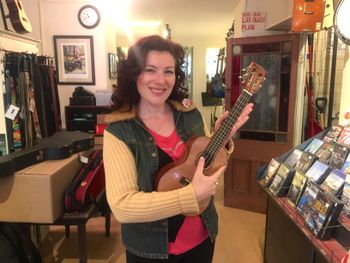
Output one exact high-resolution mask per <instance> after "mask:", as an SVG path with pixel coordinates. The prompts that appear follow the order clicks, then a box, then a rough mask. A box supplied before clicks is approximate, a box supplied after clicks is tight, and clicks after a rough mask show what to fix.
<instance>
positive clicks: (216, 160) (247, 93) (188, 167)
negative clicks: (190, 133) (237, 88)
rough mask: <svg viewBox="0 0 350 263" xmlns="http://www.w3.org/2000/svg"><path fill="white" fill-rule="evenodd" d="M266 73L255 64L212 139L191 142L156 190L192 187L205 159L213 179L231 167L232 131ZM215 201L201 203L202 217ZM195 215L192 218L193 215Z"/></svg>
mask: <svg viewBox="0 0 350 263" xmlns="http://www.w3.org/2000/svg"><path fill="white" fill-rule="evenodd" d="M265 75H266V71H265V69H264V68H263V67H262V66H261V65H259V64H257V63H255V62H252V63H250V65H249V66H248V68H247V69H246V73H245V74H244V75H243V76H242V88H243V90H242V93H241V95H240V96H239V97H238V99H237V101H236V103H235V104H234V105H233V107H232V108H231V110H230V112H229V115H228V116H227V118H226V119H225V121H224V122H223V123H222V125H221V126H220V128H219V129H218V130H217V131H216V132H215V133H214V135H213V136H212V137H211V138H208V137H205V136H201V137H193V138H191V139H190V140H189V141H188V142H187V151H186V154H185V156H184V158H183V159H181V160H179V161H176V162H173V163H170V164H168V165H166V166H164V167H163V168H162V169H161V170H160V171H159V173H158V174H157V176H156V179H155V189H156V190H157V191H159V192H164V191H170V190H175V189H179V188H182V187H184V186H186V185H188V184H189V183H190V182H191V180H192V177H193V174H194V172H195V170H196V166H197V163H198V159H199V158H200V157H201V156H203V157H204V159H205V166H204V171H203V173H204V174H205V175H207V176H208V175H210V174H212V173H213V172H214V171H216V170H217V169H218V168H219V167H221V166H222V165H226V164H227V161H228V160H227V154H226V152H225V150H224V148H223V146H224V144H225V141H226V140H227V138H228V136H229V134H230V132H231V130H232V127H233V126H234V124H235V123H236V121H237V119H238V117H239V116H240V114H241V113H242V111H243V109H244V107H245V106H246V105H247V104H248V103H249V100H250V98H251V96H252V95H253V94H254V93H256V92H257V91H258V90H259V89H260V88H261V84H262V82H263V81H264V80H265ZM210 199H211V198H208V199H206V200H203V201H201V202H200V203H199V210H200V214H201V213H202V212H203V211H204V210H205V209H206V208H207V206H208V205H209V202H210ZM191 215H192V214H191Z"/></svg>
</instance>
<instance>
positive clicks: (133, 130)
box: [107, 109, 218, 259]
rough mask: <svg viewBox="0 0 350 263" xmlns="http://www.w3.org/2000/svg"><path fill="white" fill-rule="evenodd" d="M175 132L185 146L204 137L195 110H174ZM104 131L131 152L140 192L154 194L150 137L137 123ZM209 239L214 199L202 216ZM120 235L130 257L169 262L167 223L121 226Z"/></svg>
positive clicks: (214, 230)
mask: <svg viewBox="0 0 350 263" xmlns="http://www.w3.org/2000/svg"><path fill="white" fill-rule="evenodd" d="M173 113H174V120H175V126H176V131H177V133H178V135H179V136H180V138H181V139H182V140H183V141H184V142H186V141H187V140H188V139H189V138H190V137H192V136H204V135H205V133H204V124H203V120H202V117H201V114H200V113H199V111H198V110H197V109H194V110H192V111H189V112H180V111H176V110H175V109H173ZM107 130H108V131H109V132H110V133H112V134H113V135H115V136H116V137H118V138H119V139H120V140H122V141H123V142H124V143H125V144H126V145H127V146H128V147H129V149H130V151H131V152H132V154H133V156H134V158H135V164H136V168H137V182H138V186H139V188H140V191H144V192H151V191H152V190H154V188H153V185H154V179H155V174H156V173H157V171H158V166H159V158H158V152H157V146H156V144H155V141H154V140H153V137H152V135H151V134H150V133H149V132H148V131H147V129H146V127H145V126H144V125H143V123H142V122H141V121H140V120H138V119H130V120H124V121H118V122H114V123H111V124H110V125H109V126H108V128H107ZM201 218H202V220H203V222H204V225H205V226H206V228H207V229H208V232H209V236H210V238H211V240H212V241H214V239H215V237H216V235H217V233H218V215H217V212H216V209H215V207H214V203H213V199H212V200H211V202H210V204H209V206H208V208H207V209H206V210H205V211H204V212H203V213H202V214H201ZM121 235H122V240H123V243H124V245H125V247H126V248H127V249H128V250H129V251H130V252H132V253H133V254H135V255H137V256H140V257H145V258H152V259H166V258H168V220H167V219H162V220H158V221H153V222H146V223H128V224H125V223H123V224H121Z"/></svg>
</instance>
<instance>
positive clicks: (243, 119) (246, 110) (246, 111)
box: [214, 103, 253, 138]
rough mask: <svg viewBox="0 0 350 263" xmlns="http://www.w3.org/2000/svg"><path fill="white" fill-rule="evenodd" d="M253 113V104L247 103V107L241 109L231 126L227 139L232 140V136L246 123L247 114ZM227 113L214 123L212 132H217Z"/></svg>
mask: <svg viewBox="0 0 350 263" xmlns="http://www.w3.org/2000/svg"><path fill="white" fill-rule="evenodd" d="M252 111H253V103H249V104H248V105H247V106H245V108H244V109H243V111H242V113H241V115H240V116H239V117H238V119H237V121H236V123H235V124H234V125H233V127H232V130H231V132H230V135H229V136H228V138H232V136H233V135H234V134H235V133H236V132H237V130H238V129H239V128H240V127H241V126H242V125H243V124H245V123H246V122H247V120H248V119H249V114H250V113H251V112H252ZM228 114H229V112H228V111H225V112H224V113H223V114H222V115H221V116H220V117H219V118H218V119H217V121H216V122H215V126H214V132H215V131H217V130H218V129H219V128H220V126H221V125H222V123H223V122H224V121H225V119H226V118H227V116H228Z"/></svg>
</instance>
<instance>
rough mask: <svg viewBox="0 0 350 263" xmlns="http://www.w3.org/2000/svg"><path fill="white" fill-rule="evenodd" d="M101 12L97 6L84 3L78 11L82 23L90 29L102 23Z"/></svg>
mask: <svg viewBox="0 0 350 263" xmlns="http://www.w3.org/2000/svg"><path fill="white" fill-rule="evenodd" d="M100 19H101V17H100V13H99V11H98V10H97V8H96V7H94V6H92V5H84V6H83V7H82V8H80V10H79V13H78V20H79V22H80V24H81V25H82V26H83V27H85V28H88V29H91V28H94V27H96V26H97V25H98V24H99V23H100Z"/></svg>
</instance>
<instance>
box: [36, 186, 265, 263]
mask: <svg viewBox="0 0 350 263" xmlns="http://www.w3.org/2000/svg"><path fill="white" fill-rule="evenodd" d="M223 188H224V187H223V180H220V183H219V186H218V191H217V194H216V198H215V202H216V207H217V210H218V213H219V235H218V238H217V241H216V247H215V254H214V261H213V263H247V262H249V263H260V262H262V244H263V231H264V226H265V215H263V214H259V213H253V212H249V211H244V210H239V209H234V208H229V207H225V206H223ZM86 228H87V254H88V262H91V263H98V262H109V263H125V249H124V247H123V245H122V244H121V241H120V227H119V224H118V222H117V221H116V220H115V219H114V217H112V220H111V236H110V238H106V237H105V233H104V218H103V217H96V218H91V219H90V220H89V221H88V224H87V227H86ZM77 242H78V241H77V235H76V229H75V227H71V235H70V237H69V238H68V239H66V238H65V231H64V227H61V226H51V227H50V232H49V233H48V235H47V236H46V238H45V239H44V241H43V243H42V245H41V248H40V251H41V254H42V257H43V260H44V262H45V263H53V262H64V263H73V262H75V263H76V262H79V260H78V246H77V244H78V243H77Z"/></svg>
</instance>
